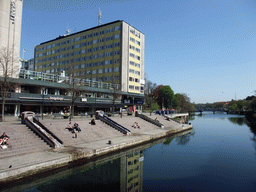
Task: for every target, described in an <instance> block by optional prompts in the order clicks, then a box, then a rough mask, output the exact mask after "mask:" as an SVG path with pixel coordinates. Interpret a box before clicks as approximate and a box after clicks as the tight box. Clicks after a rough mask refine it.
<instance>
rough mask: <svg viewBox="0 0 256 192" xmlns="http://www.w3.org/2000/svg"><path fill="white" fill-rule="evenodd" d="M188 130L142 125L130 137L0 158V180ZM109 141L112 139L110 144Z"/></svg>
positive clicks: (181, 126) (176, 126)
mask: <svg viewBox="0 0 256 192" xmlns="http://www.w3.org/2000/svg"><path fill="white" fill-rule="evenodd" d="M126 118H127V119H126V120H127V121H128V122H129V123H131V122H134V117H126ZM152 118H154V116H152ZM124 119H125V118H124ZM51 122H52V121H51V120H49V124H52V123H51ZM55 122H56V121H55ZM44 123H46V124H47V120H44ZM189 129H192V125H188V124H178V123H176V122H175V123H174V124H173V125H172V126H171V127H164V128H154V129H149V130H147V129H146V127H145V128H144V130H141V131H140V132H137V133H134V134H132V135H129V136H128V135H127V136H120V137H116V136H115V137H112V138H108V139H107V140H106V139H102V140H97V141H91V142H84V143H79V144H74V145H69V146H65V147H64V148H62V149H53V150H47V151H41V152H36V153H28V154H24V155H18V156H11V157H8V158H1V159H0V182H1V183H2V186H4V185H6V184H8V183H9V182H12V181H13V180H17V179H21V178H26V177H30V176H33V175H35V174H41V173H44V172H49V171H52V170H54V169H59V168H61V167H65V166H70V165H72V164H75V163H79V162H80V161H83V162H90V161H92V160H95V159H97V158H100V157H103V156H107V155H110V154H114V153H117V152H120V151H123V150H127V149H129V148H133V147H136V146H140V145H142V144H146V143H151V142H153V141H155V140H158V139H161V138H164V137H168V136H171V135H175V134H177V133H180V132H184V131H186V130H189ZM108 141H111V143H109V142H108ZM0 187H1V186H0Z"/></svg>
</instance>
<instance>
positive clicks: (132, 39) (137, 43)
mask: <svg viewBox="0 0 256 192" xmlns="http://www.w3.org/2000/svg"><path fill="white" fill-rule="evenodd" d="M130 41H131V42H133V43H135V44H136V45H140V42H139V41H137V40H136V39H134V38H132V37H130Z"/></svg>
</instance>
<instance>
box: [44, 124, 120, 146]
mask: <svg viewBox="0 0 256 192" xmlns="http://www.w3.org/2000/svg"><path fill="white" fill-rule="evenodd" d="M90 120H91V119H82V120H81V119H74V121H72V125H73V124H74V122H77V123H78V124H79V127H80V128H81V130H82V131H81V132H79V133H77V132H76V133H77V138H74V136H75V134H72V133H71V132H70V131H68V130H66V129H65V128H66V127H67V125H68V121H63V120H47V122H46V121H45V122H44V121H43V122H42V123H43V124H44V125H45V126H46V127H47V128H48V129H49V130H51V131H52V132H53V133H54V134H55V135H56V136H58V137H59V138H60V139H61V140H62V141H63V143H64V146H69V145H74V144H80V143H85V142H91V141H96V140H102V139H106V140H107V139H109V138H113V137H122V136H125V135H124V134H122V133H121V132H119V131H117V130H115V129H114V128H112V127H110V126H108V125H106V124H105V123H103V122H102V121H100V120H96V125H91V124H89V122H90Z"/></svg>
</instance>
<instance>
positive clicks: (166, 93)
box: [157, 85, 177, 108]
mask: <svg viewBox="0 0 256 192" xmlns="http://www.w3.org/2000/svg"><path fill="white" fill-rule="evenodd" d="M157 103H158V105H159V106H162V108H163V107H165V108H172V107H175V106H176V105H177V99H176V97H175V95H174V92H173V90H172V88H171V87H170V86H169V85H165V86H163V87H161V88H160V89H159V91H158V98H157Z"/></svg>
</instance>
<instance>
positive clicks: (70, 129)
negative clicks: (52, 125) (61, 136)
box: [65, 122, 81, 133]
mask: <svg viewBox="0 0 256 192" xmlns="http://www.w3.org/2000/svg"><path fill="white" fill-rule="evenodd" d="M65 129H67V130H69V131H71V132H72V133H75V130H76V131H77V132H81V129H80V127H79V125H78V123H77V122H75V123H74V125H73V126H72V123H71V122H69V124H68V126H67V127H66V128H65Z"/></svg>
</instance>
